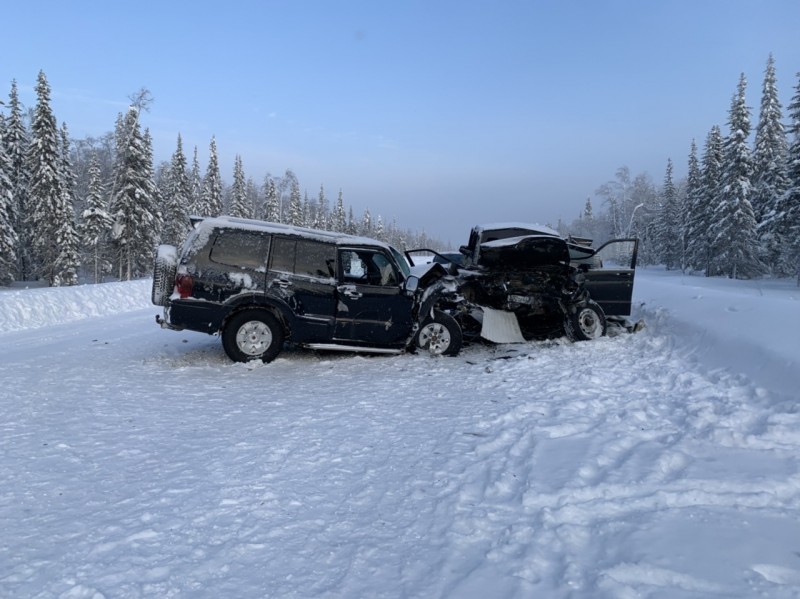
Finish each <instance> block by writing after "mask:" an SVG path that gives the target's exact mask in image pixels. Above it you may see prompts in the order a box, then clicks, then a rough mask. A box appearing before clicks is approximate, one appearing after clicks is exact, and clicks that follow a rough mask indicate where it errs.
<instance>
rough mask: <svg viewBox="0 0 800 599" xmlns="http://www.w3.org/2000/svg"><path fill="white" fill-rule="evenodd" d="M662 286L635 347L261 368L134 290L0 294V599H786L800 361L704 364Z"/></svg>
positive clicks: (795, 497) (654, 286) (605, 344)
mask: <svg viewBox="0 0 800 599" xmlns="http://www.w3.org/2000/svg"><path fill="white" fill-rule="evenodd" d="M651 277H652V278H650V277H647V276H645V275H642V276H641V277H640V279H639V280H638V281H637V296H638V297H639V301H640V302H645V306H644V307H642V308H639V310H641V311H642V314H641V315H644V316H645V317H646V318H647V320H648V322H649V323H650V326H649V327H648V328H647V329H646V330H645V331H643V332H642V333H639V334H636V335H622V336H617V337H612V338H604V339H601V340H598V341H595V342H587V343H576V344H572V343H568V342H562V341H556V342H541V343H529V344H524V345H514V346H510V345H508V346H496V347H478V346H472V347H469V348H467V349H466V350H465V351H464V352H463V353H462V354H461V355H460V356H459V357H456V358H439V359H433V358H430V357H429V356H427V355H402V356H392V357H362V356H352V355H338V354H318V353H314V352H309V351H302V350H290V351H286V352H284V353H282V354H281V356H280V357H279V358H278V359H277V360H276V361H275V362H273V363H271V364H268V365H262V364H258V365H253V364H250V365H244V364H233V363H231V362H229V361H228V360H227V358H226V357H225V355H224V354H223V352H222V349H221V347H220V344H219V340H218V339H217V338H215V337H208V336H204V335H201V334H197V333H175V332H171V331H162V330H160V329H159V328H158V327H157V326H156V325H155V323H154V319H153V316H154V314H155V313H156V310H155V309H154V308H153V307H152V306H150V307H147V304H148V293H149V287H148V282H146V281H144V282H137V283H128V284H117V287H114V286H96V287H98V289H97V290H96V291H95V293H96V294H98V295H95V296H92V295H91V293H92V291H93V290H92V289H91V288H90V287H85V288H81V290H80V293H82V294H84V295H83V296H81V297H80V298H78V293H79V292H78V291H77V290H31V291H29V292H2V293H0V331H1V330H4V331H5V332H1V333H0V480H2V487H0V528H1V529H2V531H3V532H2V535H1V536H0V596H2V597H66V598H83V597H86V598H100V597H109V598H110V597H454V598H455V597H457V598H463V597H476V598H485V597H520V598H522V597H555V598H567V597H569V598H587V599H588V598H598V597H600V598H602V597H608V598H611V597H614V598H617V597H622V598H625V597H631V598H633V597H654V598H655V597H661V598H676V597H677V598H680V597H685V598H690V597H691V598H697V597H725V598H732V597H742V598H744V597H759V596H761V597H771V598H784V597H785V598H789V597H797V596H798V594H800V520H799V519H798V515H800V512H799V511H798V509H799V508H800V468H798V465H799V464H800V452H799V451H798V450H800V414H798V411H797V401H796V399H797V397H796V395H795V396H794V397H793V396H792V395H791V393H787V390H789V389H792V388H794V389H796V388H797V385H796V383H797V379H792V377H793V376H795V375H794V374H793V373H796V372H797V371H796V370H794V366H795V363H794V362H792V360H794V357H793V356H783V357H782V358H781V360H782V361H781V362H780V364H779V365H778V368H777V371H778V372H779V373H780V374H779V375H778V376H779V378H780V377H782V378H780V380H777V381H775V382H776V385H775V386H774V387H771V386H769V385H764V384H762V381H759V382H758V383H756V382H754V380H756V379H754V378H752V377H750V376H749V374H748V376H744V375H743V374H741V372H740V370H741V369H740V368H738V364H736V363H731V366H732V367H728V368H725V367H719V366H718V365H709V363H708V362H707V361H706V360H705V359H701V358H702V356H703V354H706V353H715V354H717V355H719V354H720V352H718V351H711V350H713V349H714V348H715V347H716V345H715V343H716V342H715V341H714V340H716V339H718V338H717V337H713V335H712V334H711V333H710V332H708V331H706V332H705V333H703V334H702V335H700V337H701V338H702V339H701V340H698V339H697V338H694V337H692V336H691V335H684V334H683V333H681V334H678V333H676V332H675V331H677V330H679V329H680V330H682V328H681V327H679V326H678V323H677V322H674V319H672V317H671V316H670V312H669V310H668V309H667V308H664V307H663V305H662V304H653V303H652V302H653V301H655V300H653V298H660V299H661V300H664V301H666V299H665V298H668V297H669V293H666V292H665V291H664V290H665V289H667V288H670V289H672V288H674V287H676V283H675V281H670V280H668V279H666V278H664V277H658V276H656V275H651ZM670 284H671V285H672V287H669V285H670ZM685 291H686V290H682V293H683V292H685ZM712 291H714V292H715V293H716V290H708V291H706V292H704V294H706V295H707V294H709V293H711V292H712ZM20 293H28V294H30V295H29V296H28V298H29V299H28V301H26V302H20V300H19V296H18V294H20ZM688 293H689V296H687V297H693V298H697V297H698V296H699V295H701V294H699V293H697V292H696V291H694V290H692V291H688ZM103 294H105V295H103ZM115 294H118V295H119V296H120V300H119V301H118V302H117V303H116V305H120V304H123V305H124V306H125V311H123V312H121V313H118V314H109V311H110V310H111V308H109V307H108V305H107V303H108V302H109V301H111V302H112V303H111V306H113V305H115V304H114V303H113V301H116V300H113V297H111V296H114V295H115ZM692 294H694V295H692ZM684 295H685V294H684ZM797 295H798V296H800V293H798V294H797ZM123 296H124V298H126V299H122V298H123ZM727 297H728V299H730V302H733V303H736V302H737V301H739V300H736V299H735V298H733V296H727ZM76 298H78V299H76ZM779 300H780V301H785V302H786V304H785V306H789V309H798V306H800V302H799V301H797V299H796V296H794V295H791V292H790V291H789V292H786V293H783V295H782V296H781V297H780V298H779ZM762 301H766V300H762ZM776 301H778V300H776ZM125 302H127V303H125ZM730 302H729V304H725V306H728V305H733V304H731V303H730ZM132 304H133V305H132ZM23 305H24V306H26V307H24V308H21V307H20V306H23ZM737 305H744V304H741V303H739V304H737ZM45 306H50V308H51V309H52V312H53V313H54V314H61V319H62V320H63V321H67V320H69V322H62V323H61V324H54V323H55V322H56V321H57V319H56V318H55V317H51V316H47V313H49V312H48V308H46V307H45ZM59 306H60V310H59V309H58V307H59ZM724 309H725V307H724V306H723V307H721V308H720V310H724ZM799 313H800V312H799ZM43 314H44V315H43ZM86 314H92V315H93V316H92V318H88V319H86V318H84V319H81V316H84V315H86ZM64 315H66V316H64ZM685 316H686V315H685V314H684V317H685ZM4 319H5V320H4ZM689 320H691V319H690V318H689ZM26 323H27V324H26ZM3 327H4V328H3ZM687 339H688V341H687ZM719 345H720V346H725V345H730V344H729V343H727V342H726V343H720V344H719ZM687 347H689V348H690V350H689V351H687ZM743 351H744V350H743ZM732 353H735V352H732ZM744 361H747V360H746V359H745V360H744ZM773 361H774V360H773ZM781 368H783V369H782V370H781ZM772 372H773V371H772V370H770V373H772ZM793 385H794V386H793Z"/></svg>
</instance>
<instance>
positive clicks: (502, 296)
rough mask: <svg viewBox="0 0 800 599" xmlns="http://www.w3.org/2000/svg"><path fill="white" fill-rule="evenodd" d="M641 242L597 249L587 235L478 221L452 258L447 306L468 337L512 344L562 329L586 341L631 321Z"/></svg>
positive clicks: (446, 258)
mask: <svg viewBox="0 0 800 599" xmlns="http://www.w3.org/2000/svg"><path fill="white" fill-rule="evenodd" d="M637 248H638V240H636V239H617V240H613V241H610V242H608V243H607V244H605V245H604V246H602V247H601V248H599V249H593V248H591V247H590V240H578V239H564V238H563V237H561V236H560V235H559V234H558V233H557V232H556V231H554V230H552V229H550V228H548V227H542V226H540V225H527V224H516V223H509V224H496V225H484V226H477V227H474V228H473V229H472V231H471V232H470V237H469V241H468V243H467V245H464V246H461V248H460V249H459V252H460V256H459V257H458V259H453V258H451V257H449V255H447V254H438V253H436V252H432V250H413V252H410V253H416V252H425V253H433V254H434V256H435V257H434V260H436V261H437V262H445V263H447V262H450V263H451V264H450V267H449V270H450V273H451V274H452V275H454V276H455V278H456V280H457V282H458V291H459V294H460V296H461V298H462V301H460V302H458V303H456V304H451V305H449V306H448V307H447V311H448V312H449V313H450V314H451V315H453V316H454V317H455V318H456V320H457V322H459V324H460V326H461V327H462V329H463V332H464V334H465V335H467V336H468V337H470V336H481V337H483V338H485V339H488V340H490V341H496V342H513V341H523V340H526V339H534V338H541V337H554V336H560V335H564V334H566V335H567V336H569V337H570V338H572V339H574V340H588V339H594V338H597V337H600V336H602V335H605V334H606V330H607V326H608V324H609V323H615V324H617V323H619V324H621V325H622V326H625V327H626V328H630V327H628V323H627V321H626V320H625V318H624V317H625V316H628V315H630V313H631V295H632V292H633V277H634V270H635V267H636V253H637Z"/></svg>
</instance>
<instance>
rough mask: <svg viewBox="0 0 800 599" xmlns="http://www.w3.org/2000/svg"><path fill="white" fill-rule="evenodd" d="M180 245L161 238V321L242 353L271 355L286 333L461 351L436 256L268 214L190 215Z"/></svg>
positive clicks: (314, 340)
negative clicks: (409, 254)
mask: <svg viewBox="0 0 800 599" xmlns="http://www.w3.org/2000/svg"><path fill="white" fill-rule="evenodd" d="M192 224H193V226H194V228H193V230H192V231H191V232H190V234H189V236H188V237H187V239H186V241H185V243H184V244H183V248H182V250H180V252H179V251H178V250H177V249H176V248H175V247H174V246H169V245H162V246H160V247H159V249H158V252H157V255H156V260H155V268H154V274H153V292H152V301H153V303H154V304H156V305H159V306H164V315H163V317H162V316H156V321H157V322H158V324H160V325H161V326H162V327H163V328H169V329H174V330H191V331H199V332H203V333H208V334H220V335H221V337H222V346H223V348H224V349H225V352H226V353H227V354H228V356H229V357H230V358H231V359H232V360H234V361H237V362H245V361H249V360H262V361H264V362H269V361H270V360H272V359H274V358H275V356H277V355H278V353H279V352H280V351H281V348H282V347H283V344H284V341H288V342H292V343H295V344H297V345H302V346H305V347H310V348H315V349H325V350H345V351H360V352H368V353H399V352H402V351H404V350H407V349H414V348H417V347H418V348H423V349H426V350H428V351H430V353H432V354H443V355H455V354H457V353H458V352H459V350H460V348H461V343H462V333H461V329H460V327H459V325H458V323H457V322H456V321H455V320H454V319H453V318H452V317H450V316H449V315H448V314H446V313H444V312H442V311H440V310H439V309H438V303H439V302H440V301H441V300H443V299H444V298H445V297H449V296H451V295H453V294H454V293H455V284H454V282H453V280H452V278H451V277H448V276H447V273H446V270H445V268H443V267H442V266H441V265H439V264H429V265H425V266H424V267H411V266H410V264H409V263H408V262H407V260H406V258H405V256H403V254H401V253H400V252H399V251H397V250H396V249H395V248H393V247H391V246H390V245H387V244H385V243H383V242H380V241H377V240H374V239H367V238H362V237H355V236H351V235H344V234H339V233H331V232H327V231H317V230H313V229H304V228H299V227H291V226H288V225H282V224H277V223H268V222H264V221H256V220H247V219H238V218H232V217H218V218H206V219H193V220H192Z"/></svg>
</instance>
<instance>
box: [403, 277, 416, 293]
mask: <svg viewBox="0 0 800 599" xmlns="http://www.w3.org/2000/svg"><path fill="white" fill-rule="evenodd" d="M403 289H404V290H405V292H406V293H416V291H417V289H419V277H418V276H416V275H411V276H409V277H408V278H407V279H406V282H405V283H404V284H403Z"/></svg>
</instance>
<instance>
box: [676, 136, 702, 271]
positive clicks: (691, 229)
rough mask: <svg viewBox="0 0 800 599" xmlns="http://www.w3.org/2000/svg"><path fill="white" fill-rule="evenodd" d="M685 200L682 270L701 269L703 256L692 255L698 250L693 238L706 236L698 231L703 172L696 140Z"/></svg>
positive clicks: (685, 190)
mask: <svg viewBox="0 0 800 599" xmlns="http://www.w3.org/2000/svg"><path fill="white" fill-rule="evenodd" d="M683 198H684V199H683V203H682V210H681V214H682V217H681V222H682V225H683V226H682V235H681V237H682V239H681V246H682V247H683V251H684V256H683V260H682V262H681V269H682V270H686V269H687V268H689V269H694V268H697V269H700V268H702V266H701V264H702V256H695V255H694V254H693V253H692V252H693V251H694V250H695V249H696V246H694V245H693V244H692V239H693V237H694V236H696V235H699V236H702V235H704V234H705V231H702V232H701V231H699V230H696V227H698V224H699V219H698V217H699V216H700V214H701V212H702V172H701V170H700V162H699V161H698V159H697V144H696V143H695V141H694V140H692V145H691V149H690V151H689V165H688V172H687V175H686V188H685V189H684V195H683Z"/></svg>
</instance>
